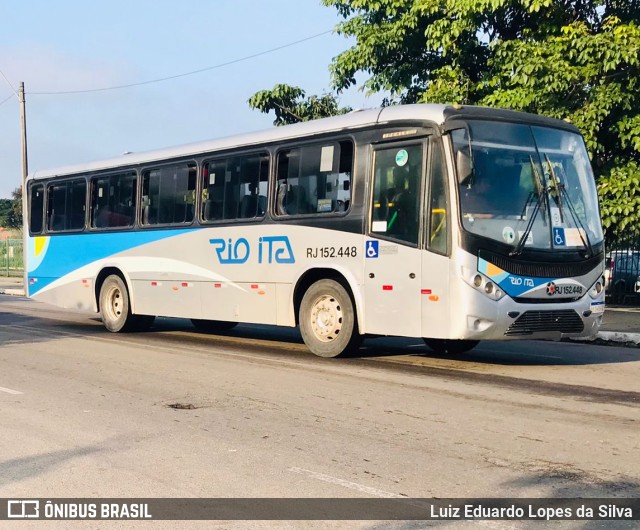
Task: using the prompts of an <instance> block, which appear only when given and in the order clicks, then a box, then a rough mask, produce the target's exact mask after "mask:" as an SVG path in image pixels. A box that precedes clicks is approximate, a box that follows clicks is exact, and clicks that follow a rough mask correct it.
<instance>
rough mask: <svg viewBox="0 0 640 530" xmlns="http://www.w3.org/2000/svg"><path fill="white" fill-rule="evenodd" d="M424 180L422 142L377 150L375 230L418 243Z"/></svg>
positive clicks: (374, 201) (373, 224)
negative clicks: (420, 143) (421, 191)
mask: <svg viewBox="0 0 640 530" xmlns="http://www.w3.org/2000/svg"><path fill="white" fill-rule="evenodd" d="M421 182H422V145H409V146H406V145H405V146H398V147H390V148H385V149H379V150H377V151H376V153H375V167H374V180H373V196H372V200H373V204H372V219H371V221H372V222H371V232H372V233H373V234H380V235H384V236H387V237H392V238H394V239H400V240H402V241H406V242H407V243H412V244H414V245H417V244H418V229H419V227H420V222H419V217H418V214H419V212H420V185H421Z"/></svg>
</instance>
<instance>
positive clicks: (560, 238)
mask: <svg viewBox="0 0 640 530" xmlns="http://www.w3.org/2000/svg"><path fill="white" fill-rule="evenodd" d="M553 244H554V245H555V246H556V247H566V246H567V239H566V238H565V235H564V228H557V227H555V226H554V227H553Z"/></svg>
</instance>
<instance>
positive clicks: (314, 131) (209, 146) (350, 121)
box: [28, 103, 572, 180]
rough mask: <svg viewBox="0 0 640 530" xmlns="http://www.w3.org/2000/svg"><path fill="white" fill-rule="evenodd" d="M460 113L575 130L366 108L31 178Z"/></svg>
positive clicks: (426, 108)
mask: <svg viewBox="0 0 640 530" xmlns="http://www.w3.org/2000/svg"><path fill="white" fill-rule="evenodd" d="M457 114H459V115H460V117H475V118H481V117H485V118H487V119H488V118H490V117H492V116H493V117H494V118H497V119H509V118H511V119H514V120H517V118H519V120H517V121H524V120H525V119H526V120H527V121H530V120H531V121H536V122H545V123H547V124H549V125H555V126H556V127H557V126H564V127H567V128H569V127H572V126H569V124H567V123H565V122H561V121H560V120H554V119H551V118H542V117H540V116H535V115H531V114H525V113H518V112H513V111H505V110H498V109H488V108H482V107H469V106H464V107H461V106H450V105H441V104H435V103H428V104H413V105H394V106H390V107H384V108H378V109H367V110H358V111H354V112H350V113H349V114H343V115H341V116H334V117H331V118H323V119H319V120H312V121H307V122H302V123H296V124H294V125H285V126H282V127H273V128H271V129H266V130H263V131H258V132H252V133H245V134H241V135H236V136H229V137H226V138H220V139H216V140H206V141H202V142H196V143H191V144H186V145H181V146H176V147H168V148H164V149H157V150H153V151H146V152H140V153H129V154H124V155H121V156H119V157H115V158H110V159H107V160H100V161H95V162H88V163H85V164H77V165H72V166H65V167H60V168H55V169H47V170H36V171H35V172H33V173H32V174H30V175H29V177H28V178H29V180H31V179H45V178H49V177H54V176H65V175H74V174H78V173H91V172H97V171H103V170H109V169H118V168H123V167H131V166H136V165H139V164H148V163H153V162H156V161H163V160H168V159H172V158H179V157H189V156H194V157H196V156H200V155H203V154H206V153H209V152H213V151H220V150H225V149H233V148H240V147H245V146H247V147H248V146H252V145H261V144H267V143H272V142H278V141H284V140H291V139H295V138H300V137H305V136H313V135H318V134H323V133H331V132H339V131H348V130H350V129H359V128H362V127H367V126H372V125H377V124H384V123H390V122H394V121H398V122H407V121H424V122H432V123H436V124H438V125H442V124H443V123H444V121H445V120H447V119H451V118H454V117H455V116H456V115H457ZM564 127H563V128H564Z"/></svg>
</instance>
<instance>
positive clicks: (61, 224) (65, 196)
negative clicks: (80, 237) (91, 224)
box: [47, 179, 87, 232]
mask: <svg viewBox="0 0 640 530" xmlns="http://www.w3.org/2000/svg"><path fill="white" fill-rule="evenodd" d="M86 194H87V183H86V181H85V180H84V179H79V180H68V181H66V182H55V183H50V184H49V185H48V186H47V198H48V199H47V230H48V231H49V232H63V231H66V230H82V229H83V228H84V225H85V213H86V212H85V210H86Z"/></svg>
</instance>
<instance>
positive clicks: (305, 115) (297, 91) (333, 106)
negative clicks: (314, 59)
mask: <svg viewBox="0 0 640 530" xmlns="http://www.w3.org/2000/svg"><path fill="white" fill-rule="evenodd" d="M249 106H250V107H251V108H253V109H257V110H260V111H262V112H264V113H265V114H268V113H269V112H271V111H273V112H274V113H275V115H276V119H275V120H274V122H273V124H274V125H287V124H291V123H298V122H301V121H308V120H315V119H317V118H326V117H328V116H336V115H338V114H346V113H347V112H351V110H352V109H351V108H350V107H340V106H339V101H338V98H337V97H336V96H334V95H332V94H326V93H325V94H322V95H321V96H315V95H314V96H309V97H307V96H306V93H305V91H304V90H302V89H301V88H299V87H295V86H290V85H284V84H280V85H276V86H274V87H273V89H271V90H261V91H260V92H257V93H256V94H254V95H253V96H251V98H249Z"/></svg>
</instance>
